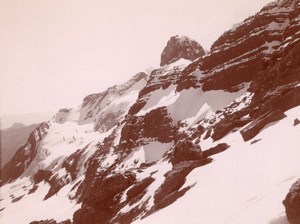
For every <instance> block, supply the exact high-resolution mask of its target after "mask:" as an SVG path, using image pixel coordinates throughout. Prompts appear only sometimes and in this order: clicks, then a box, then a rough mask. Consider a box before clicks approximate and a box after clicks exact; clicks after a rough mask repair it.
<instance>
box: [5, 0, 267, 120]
mask: <svg viewBox="0 0 300 224" xmlns="http://www.w3.org/2000/svg"><path fill="white" fill-rule="evenodd" d="M268 2H270V0H243V1H242V0H209V1H207V0H147V1H146V0H0V28H1V29H0V49H1V50H0V75H1V80H0V81H1V82H0V83H1V84H0V85H1V86H0V87H1V94H0V95H1V101H0V106H1V113H0V115H1V116H3V115H5V114H22V113H35V112H47V111H57V110H58V109H59V108H63V107H71V106H75V105H80V103H81V102H82V99H83V98H84V97H85V96H86V95H88V94H91V93H97V92H101V91H103V90H105V89H106V88H107V87H109V86H112V85H114V84H120V83H122V82H124V81H126V80H128V79H129V78H130V77H132V76H133V75H135V74H136V73H137V72H140V71H144V70H145V69H147V68H148V67H150V66H152V67H158V65H159V62H160V54H161V52H162V50H163V48H164V46H165V45H166V43H167V41H168V40H169V38H170V37H171V36H173V35H176V34H179V35H186V36H189V37H191V38H193V39H195V40H196V41H198V42H199V43H200V44H201V45H202V46H203V47H204V48H205V49H209V48H210V45H211V44H212V43H213V42H214V41H215V40H216V39H217V38H218V37H219V36H220V35H221V34H222V33H223V32H224V31H226V30H228V29H230V28H231V26H232V25H233V24H235V23H238V22H241V21H243V20H244V19H246V18H247V17H248V16H250V15H253V14H254V13H256V12H258V11H259V10H260V9H261V8H262V7H263V6H264V5H265V4H266V3H268Z"/></svg>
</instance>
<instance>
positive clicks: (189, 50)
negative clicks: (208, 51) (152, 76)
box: [160, 35, 205, 66]
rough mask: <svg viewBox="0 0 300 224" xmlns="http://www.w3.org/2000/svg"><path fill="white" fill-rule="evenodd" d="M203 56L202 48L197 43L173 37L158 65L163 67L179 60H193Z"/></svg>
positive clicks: (177, 36) (184, 37)
mask: <svg viewBox="0 0 300 224" xmlns="http://www.w3.org/2000/svg"><path fill="white" fill-rule="evenodd" d="M204 54H205V51H204V49H203V47H202V46H201V45H200V44H199V43H197V41H195V40H193V39H191V38H189V37H186V36H179V35H176V36H173V37H171V38H170V40H169V41H168V43H167V46H166V47H165V48H164V50H163V52H162V54H161V60H160V65H161V66H164V65H167V64H170V63H173V62H175V61H177V60H178V59H180V58H184V59H188V60H192V61H193V60H195V59H196V58H198V57H201V56H203V55H204Z"/></svg>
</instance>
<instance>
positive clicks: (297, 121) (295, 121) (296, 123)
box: [294, 118, 300, 126]
mask: <svg viewBox="0 0 300 224" xmlns="http://www.w3.org/2000/svg"><path fill="white" fill-rule="evenodd" d="M298 124H300V120H299V119H298V118H296V119H295V120H294V126H296V125H298Z"/></svg>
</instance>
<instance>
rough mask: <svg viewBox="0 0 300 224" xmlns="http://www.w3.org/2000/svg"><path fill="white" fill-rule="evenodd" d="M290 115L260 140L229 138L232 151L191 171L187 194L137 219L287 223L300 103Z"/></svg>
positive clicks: (298, 172)
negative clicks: (296, 120)
mask: <svg viewBox="0 0 300 224" xmlns="http://www.w3.org/2000/svg"><path fill="white" fill-rule="evenodd" d="M286 115H287V117H286V118H284V119H282V120H281V121H278V122H275V123H273V124H271V125H270V126H269V127H267V128H265V129H264V130H262V131H261V132H260V133H259V134H258V135H257V136H256V137H255V139H254V140H257V142H256V143H251V142H248V143H245V142H244V141H243V139H242V137H241V135H240V134H239V132H235V133H233V134H231V135H228V136H226V137H224V138H223V139H222V140H221V142H225V143H228V144H229V145H231V147H230V150H227V151H225V152H223V153H221V154H217V155H214V156H212V158H213V159H214V162H213V163H211V164H209V165H207V166H204V167H200V168H196V169H194V170H193V171H192V172H191V173H190V174H189V175H188V176H187V180H186V183H185V184H184V185H183V186H182V187H181V188H182V189H183V188H184V187H187V186H190V185H195V186H194V187H193V188H192V189H191V190H190V191H189V192H187V193H186V194H185V196H184V197H182V198H180V199H179V200H178V201H176V202H175V203H174V204H172V205H170V206H169V207H167V208H165V209H163V210H162V211H160V212H158V213H156V214H154V215H152V216H149V217H147V218H145V219H143V220H137V221H136V222H135V223H139V224H140V223H141V224H151V223H166V222H169V223H174V224H177V223H178V224H179V223H182V222H183V221H184V223H187V224H194V223H207V224H209V223H211V224H214V223H236V224H237V223H245V224H246V223H249V224H252V223H274V224H275V223H277V224H278V223H287V221H286V218H285V210H284V206H283V204H282V200H283V199H284V197H285V195H286V194H287V192H288V190H289V188H290V186H291V185H292V183H294V182H295V181H296V180H297V179H298V178H299V176H300V170H299V160H298V159H295V158H300V151H299V136H300V126H299V125H298V126H293V123H294V119H296V118H298V117H299V116H300V107H299V106H298V107H296V108H293V109H291V110H289V111H287V112H286ZM275 136H280V137H276V138H274V137H275ZM219 142H220V140H219V141H216V142H214V143H213V144H218V143H219ZM204 144H205V143H204Z"/></svg>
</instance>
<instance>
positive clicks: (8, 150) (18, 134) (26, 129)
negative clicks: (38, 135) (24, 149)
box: [0, 123, 38, 167]
mask: <svg viewBox="0 0 300 224" xmlns="http://www.w3.org/2000/svg"><path fill="white" fill-rule="evenodd" d="M37 126H38V124H32V125H28V126H26V125H24V124H22V123H14V124H13V125H12V126H11V127H10V128H7V129H4V130H1V131H0V136H1V147H0V148H1V167H3V166H4V164H6V163H7V162H8V161H9V160H10V159H11V158H12V157H13V155H14V154H15V153H16V150H17V149H18V148H19V147H20V146H22V145H23V144H24V143H25V142H26V140H27V139H28V137H29V135H30V133H31V132H32V131H33V130H34V129H35V128H36V127H37Z"/></svg>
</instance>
